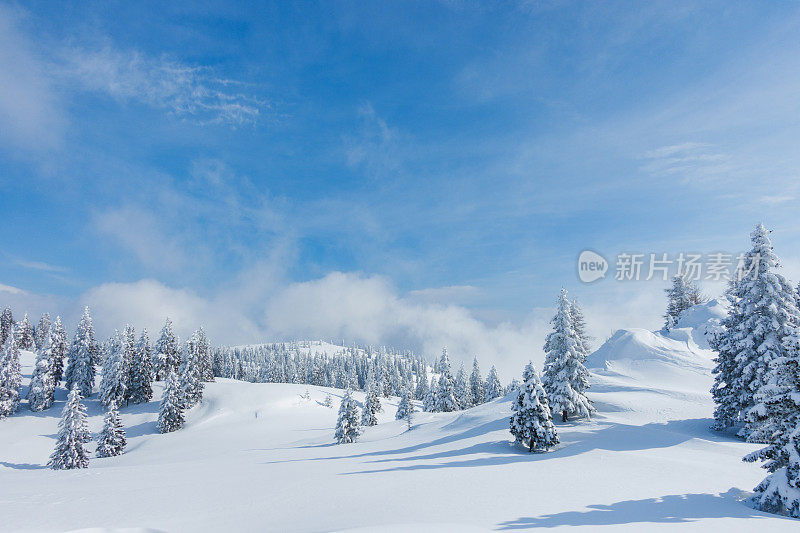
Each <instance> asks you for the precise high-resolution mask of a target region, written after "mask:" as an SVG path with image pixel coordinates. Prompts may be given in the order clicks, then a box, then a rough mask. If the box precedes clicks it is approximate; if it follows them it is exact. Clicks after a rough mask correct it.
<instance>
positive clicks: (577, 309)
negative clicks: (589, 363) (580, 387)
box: [569, 298, 592, 363]
mask: <svg viewBox="0 0 800 533" xmlns="http://www.w3.org/2000/svg"><path fill="white" fill-rule="evenodd" d="M569 314H570V317H571V318H572V328H573V329H574V330H575V333H576V334H577V335H578V349H579V351H580V352H581V356H582V357H581V363H585V362H586V358H587V357H589V354H590V353H591V351H592V348H591V344H590V342H589V341H590V338H589V333H588V331H587V329H586V317H585V316H584V314H583V309H581V306H580V305H579V304H578V300H576V299H574V298H573V299H572V301H571V302H570V305H569Z"/></svg>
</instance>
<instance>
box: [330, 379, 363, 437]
mask: <svg viewBox="0 0 800 533" xmlns="http://www.w3.org/2000/svg"><path fill="white" fill-rule="evenodd" d="M358 419H359V413H358V404H357V403H356V401H355V400H354V399H353V395H352V392H351V391H350V389H348V390H346V391H345V393H344V396H342V403H341V404H340V405H339V416H338V418H337V420H336V432H335V433H334V437H335V438H336V442H337V443H338V444H347V443H350V442H355V441H356V439H358V437H359V435H361V427H360V426H359V424H358Z"/></svg>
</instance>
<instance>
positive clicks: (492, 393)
mask: <svg viewBox="0 0 800 533" xmlns="http://www.w3.org/2000/svg"><path fill="white" fill-rule="evenodd" d="M502 395H503V386H502V385H501V384H500V378H498V377H497V369H496V368H495V367H494V365H492V368H490V369H489V375H488V376H486V394H485V395H484V401H487V402H490V401H492V400H494V399H495V398H499V397H500V396H502Z"/></svg>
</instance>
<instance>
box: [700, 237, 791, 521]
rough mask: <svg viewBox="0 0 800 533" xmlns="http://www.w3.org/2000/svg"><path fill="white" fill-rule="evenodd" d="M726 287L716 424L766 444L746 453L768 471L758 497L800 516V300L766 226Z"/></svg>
mask: <svg viewBox="0 0 800 533" xmlns="http://www.w3.org/2000/svg"><path fill="white" fill-rule="evenodd" d="M750 238H751V243H752V249H751V250H750V251H749V252H748V253H747V254H745V255H744V258H743V260H742V261H741V262H740V264H739V266H738V269H737V273H736V275H735V276H734V278H733V279H732V280H731V282H730V284H729V287H728V289H727V291H726V297H727V299H728V302H729V304H730V305H729V311H728V316H727V317H726V318H725V319H724V320H723V322H722V326H723V329H722V330H721V331H720V332H718V333H717V334H716V335H714V337H713V338H712V339H711V341H710V344H711V346H712V348H714V349H715V350H716V351H717V354H718V355H717V358H716V367H715V368H714V374H715V381H714V387H713V388H712V390H711V393H712V395H713V397H714V401H715V402H716V409H715V411H714V419H715V423H714V428H715V429H718V430H724V429H728V428H735V429H737V430H738V435H739V436H740V437H742V438H744V439H747V440H748V441H750V442H757V443H763V444H766V445H767V446H766V447H765V448H763V449H761V450H759V451H757V452H754V453H751V454H749V455H747V456H746V457H745V458H744V460H745V461H756V460H763V461H765V463H764V465H763V466H764V468H766V469H767V470H768V471H769V472H771V474H770V475H769V476H768V477H767V478H766V479H765V480H764V481H763V482H762V483H761V484H759V485H758V487H756V489H755V493H756V494H755V496H754V497H753V501H754V503H755V505H756V506H757V507H758V508H759V509H762V510H764V511H768V512H774V513H779V514H785V515H789V516H793V517H796V518H800V300H798V289H796V288H795V287H793V286H792V285H791V283H789V281H787V280H786V278H784V277H783V276H782V275H781V274H779V273H778V272H777V271H776V269H777V268H778V267H779V262H778V258H777V257H776V255H775V253H774V252H773V249H772V243H771V241H770V238H769V231H768V230H767V229H766V228H765V227H764V226H763V225H761V224H759V225H757V226H756V228H755V230H754V231H753V232H752V233H751V235H750Z"/></svg>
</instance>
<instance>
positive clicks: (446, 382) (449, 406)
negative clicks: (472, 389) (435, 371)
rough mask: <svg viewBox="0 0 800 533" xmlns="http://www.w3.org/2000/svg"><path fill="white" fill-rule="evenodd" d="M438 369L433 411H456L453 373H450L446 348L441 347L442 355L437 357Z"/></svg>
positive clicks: (456, 403)
mask: <svg viewBox="0 0 800 533" xmlns="http://www.w3.org/2000/svg"><path fill="white" fill-rule="evenodd" d="M439 371H440V372H441V374H439V380H438V382H437V384H436V394H435V396H434V402H433V411H434V412H436V413H450V412H452V411H458V409H459V406H458V400H456V388H455V383H454V381H453V375H452V374H451V373H450V359H448V357H447V348H443V349H442V357H441V359H439Z"/></svg>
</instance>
